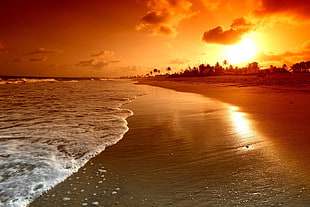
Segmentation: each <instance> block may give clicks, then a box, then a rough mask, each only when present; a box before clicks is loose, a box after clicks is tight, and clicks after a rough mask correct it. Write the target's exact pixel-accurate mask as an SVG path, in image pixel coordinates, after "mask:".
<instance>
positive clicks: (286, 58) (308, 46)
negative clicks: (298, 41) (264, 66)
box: [258, 41, 310, 64]
mask: <svg viewBox="0 0 310 207" xmlns="http://www.w3.org/2000/svg"><path fill="white" fill-rule="evenodd" d="M258 58H259V59H261V60H263V61H266V62H280V63H291V64H293V63H296V62H300V61H306V60H309V59H310V41H308V42H306V43H304V44H303V46H302V48H301V49H300V50H299V51H285V52H283V53H280V54H274V53H263V52H262V53H260V54H258Z"/></svg>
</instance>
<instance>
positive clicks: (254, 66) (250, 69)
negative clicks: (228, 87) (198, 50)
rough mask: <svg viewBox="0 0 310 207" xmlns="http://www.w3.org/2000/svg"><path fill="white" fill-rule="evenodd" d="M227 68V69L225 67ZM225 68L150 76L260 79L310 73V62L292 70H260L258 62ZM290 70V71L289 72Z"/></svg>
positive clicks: (206, 66)
mask: <svg viewBox="0 0 310 207" xmlns="http://www.w3.org/2000/svg"><path fill="white" fill-rule="evenodd" d="M223 66H225V67H223ZM223 66H222V65H221V64H220V63H219V62H217V63H216V64H215V65H210V64H200V65H199V66H198V67H190V66H188V68H186V69H183V70H181V71H180V72H176V73H171V68H170V67H167V68H166V71H167V73H166V74H162V75H161V74H160V70H159V69H157V68H155V69H153V70H151V71H150V72H149V73H148V74H146V76H147V77H149V76H152V75H153V76H167V77H204V76H220V75H238V74H257V75H258V76H259V77H265V76H266V75H268V76H269V74H271V73H289V72H292V73H305V72H308V73H309V72H310V61H302V62H299V63H295V64H293V65H292V66H291V67H290V69H289V68H288V66H287V65H286V64H283V65H282V67H276V66H273V65H270V67H269V68H267V69H260V66H259V63H258V62H251V63H249V64H248V65H247V66H246V67H242V68H239V67H237V66H233V65H231V64H230V65H229V66H228V62H227V60H224V61H223ZM289 70H290V71H289Z"/></svg>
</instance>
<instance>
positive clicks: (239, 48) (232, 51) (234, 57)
mask: <svg viewBox="0 0 310 207" xmlns="http://www.w3.org/2000/svg"><path fill="white" fill-rule="evenodd" d="M256 53H257V48H256V45H255V43H254V41H253V40H252V39H251V38H250V37H244V38H243V39H242V41H241V42H240V43H238V44H236V45H231V46H227V47H226V52H225V56H224V58H225V60H227V61H228V63H230V64H239V63H243V62H249V61H250V60H252V59H253V58H254V57H255V55H256Z"/></svg>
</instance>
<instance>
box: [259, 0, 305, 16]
mask: <svg viewBox="0 0 310 207" xmlns="http://www.w3.org/2000/svg"><path fill="white" fill-rule="evenodd" d="M309 11H310V2H309V0H281V1H279V0H261V6H260V8H259V9H258V10H256V11H255V14H257V15H272V14H278V13H286V14H292V15H295V16H300V17H303V18H310V12H309Z"/></svg>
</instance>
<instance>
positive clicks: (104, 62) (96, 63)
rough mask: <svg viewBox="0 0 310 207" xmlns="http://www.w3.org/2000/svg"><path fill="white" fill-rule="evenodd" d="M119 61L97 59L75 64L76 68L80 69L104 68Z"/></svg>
mask: <svg viewBox="0 0 310 207" xmlns="http://www.w3.org/2000/svg"><path fill="white" fill-rule="evenodd" d="M120 61H121V60H120V59H113V60H98V59H95V58H93V59H90V60H83V61H80V62H79V63H77V64H76V65H77V66H81V67H95V68H104V67H106V66H109V65H111V64H116V63H119V62H120Z"/></svg>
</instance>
